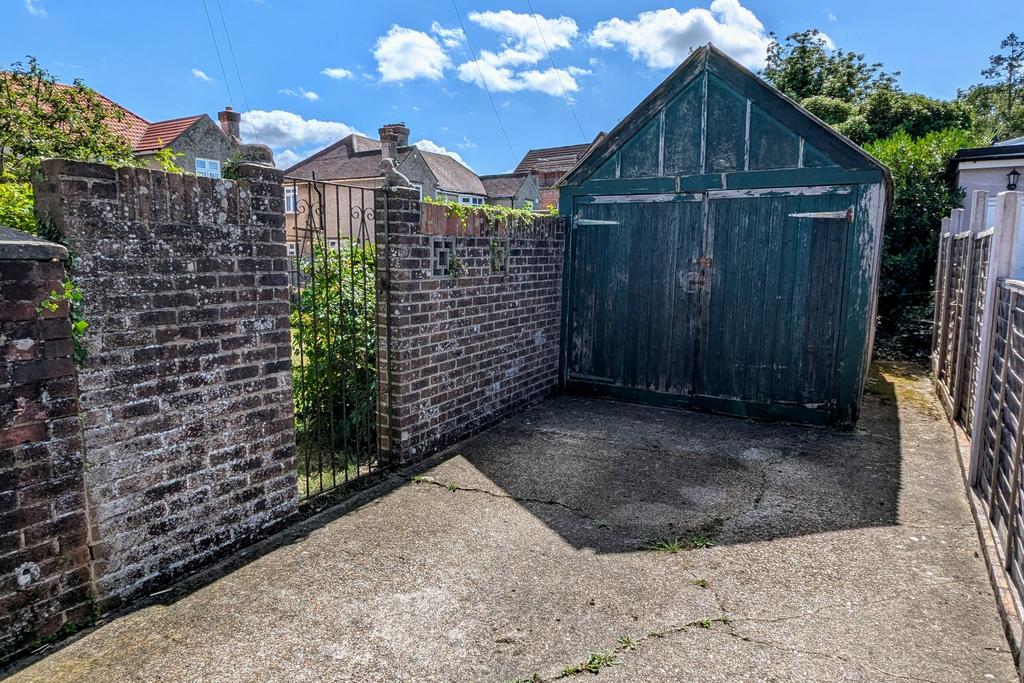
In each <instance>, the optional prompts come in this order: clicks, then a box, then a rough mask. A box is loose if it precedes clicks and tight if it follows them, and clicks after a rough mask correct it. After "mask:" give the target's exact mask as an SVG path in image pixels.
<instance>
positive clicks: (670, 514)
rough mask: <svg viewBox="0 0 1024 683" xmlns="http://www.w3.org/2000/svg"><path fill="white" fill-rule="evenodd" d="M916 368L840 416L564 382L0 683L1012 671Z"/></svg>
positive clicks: (1008, 675) (1001, 675)
mask: <svg viewBox="0 0 1024 683" xmlns="http://www.w3.org/2000/svg"><path fill="white" fill-rule="evenodd" d="M908 372H909V371H908V369H907V368H897V367H888V368H886V369H884V370H883V371H882V373H881V374H880V375H879V376H878V377H877V379H876V381H875V383H874V385H873V389H872V392H871V394H870V395H869V397H868V399H867V401H866V405H865V409H864V413H865V414H864V418H863V420H862V423H861V425H860V427H861V428H860V429H859V430H858V431H855V432H852V433H841V432H833V431H828V430H819V429H808V428H805V427H796V426H786V425H771V424H760V423H754V422H747V421H743V420H738V419H734V418H725V417H715V416H708V415H698V414H692V413H684V412H679V411H671V410H662V409H657V408H650V407H642V406H635V405H628V404H623V403H615V402H607V401H594V400H584V399H578V398H570V397H560V398H556V399H553V400H551V401H548V402H546V403H543V404H541V405H539V406H537V407H535V408H533V409H531V410H530V411H528V412H526V413H524V414H522V415H520V416H518V417H515V418H513V419H511V420H509V421H508V422H506V423H503V424H502V425H499V426H497V427H495V428H493V429H491V430H489V431H487V432H484V433H482V434H480V435H478V436H476V437H474V438H472V439H469V440H467V441H464V442H462V443H460V444H458V445H457V446H456V447H454V448H453V449H451V450H450V451H449V453H448V454H447V455H446V457H445V458H443V459H441V461H440V462H439V464H436V465H435V466H433V467H431V468H429V469H428V470H427V471H425V472H423V473H421V474H419V475H416V476H414V477H413V478H412V480H410V481H408V482H407V483H405V484H404V485H402V486H400V487H397V488H394V489H393V490H390V491H388V492H386V493H384V494H382V495H380V496H379V497H377V498H374V499H370V500H369V501H368V502H366V503H365V504H362V505H361V506H359V507H358V508H356V509H354V510H352V511H350V512H348V513H347V514H345V515H342V516H340V517H336V518H333V519H330V520H329V521H326V522H322V521H320V522H318V521H316V520H311V521H310V522H309V523H307V525H306V527H305V529H304V532H305V533H301V534H296V533H294V532H293V533H292V535H291V536H289V537H288V539H287V540H288V542H287V543H285V544H283V545H281V543H278V545H279V547H276V548H273V549H271V550H269V551H268V552H266V553H265V554H263V555H262V556H259V557H256V558H255V559H253V560H252V561H249V562H248V563H246V564H244V565H243V566H241V567H240V568H238V569H236V570H235V571H233V572H231V573H229V574H227V575H224V576H222V577H221V578H219V579H217V580H215V581H213V582H212V583H209V584H208V585H205V586H203V587H201V588H198V589H197V590H194V591H193V592H191V593H188V594H183V595H180V596H176V597H175V599H174V600H172V601H169V603H168V604H166V605H157V606H152V607H147V608H144V609H140V610H138V611H135V612H132V613H130V614H127V615H125V616H122V617H119V618H117V619H114V620H112V621H110V622H109V623H106V624H104V625H103V626H101V627H100V628H98V629H95V630H93V631H92V632H90V633H88V634H86V635H85V636H84V637H82V638H80V639H78V640H76V641H75V642H73V643H71V644H69V645H67V646H66V647H64V648H63V649H60V650H58V651H56V652H54V653H53V654H50V655H49V656H48V657H46V658H45V659H43V660H41V661H39V662H37V663H35V664H33V665H32V666H30V667H28V668H26V669H24V670H22V671H21V672H19V673H17V674H16V675H15V676H14V678H13V680H15V681H82V680H104V681H109V680H117V681H276V680H290V681H305V680H309V681H312V680H317V681H321V680H324V681H435V680H436V681H452V680H459V681H462V680H466V681H470V680H471V681H511V680H515V679H517V678H524V679H525V678H528V677H530V676H532V675H533V674H534V673H537V674H538V676H539V680H544V681H546V680H555V679H558V678H560V677H561V678H563V679H565V680H569V679H571V678H572V676H569V675H567V674H565V673H564V671H565V669H566V668H567V667H571V666H573V665H576V664H578V663H581V662H586V660H587V659H588V657H589V656H590V655H591V654H596V653H611V654H612V657H610V658H609V659H614V661H615V662H616V663H615V664H614V665H612V666H604V665H602V664H600V662H601V660H597V659H595V660H593V661H592V663H593V665H594V666H595V667H596V668H598V669H599V673H598V674H597V675H596V676H595V678H596V679H598V680H606V679H607V680H613V681H808V680H814V681H833V680H834V681H881V680H904V679H905V680H921V681H961V680H964V681H967V680H971V681H975V680H997V681H1012V680H1016V673H1015V670H1014V664H1013V661H1012V657H1011V656H1010V654H1009V652H1008V651H1007V644H1006V641H1005V638H1004V636H1003V633H1002V630H1001V626H1000V622H999V618H998V615H997V613H996V608H995V603H994V598H993V596H992V592H991V587H990V585H989V582H988V579H987V575H986V573H985V568H984V566H983V564H982V561H981V560H980V559H979V558H978V555H977V550H978V542H977V538H976V536H975V530H974V526H973V521H972V520H971V517H970V512H969V510H968V507H967V502H966V499H965V494H964V491H963V485H962V483H961V480H960V473H959V470H958V465H957V463H956V454H955V451H954V443H953V440H952V434H951V432H950V430H949V428H948V426H947V425H946V424H945V423H944V422H943V419H942V417H941V414H940V413H939V411H938V408H937V405H936V404H935V402H934V400H933V399H932V398H931V393H930V388H929V385H928V382H927V379H925V378H924V377H922V376H918V375H913V374H908ZM700 535H708V536H710V537H711V538H710V539H705V540H710V541H712V542H713V546H711V547H708V548H700V549H693V550H681V551H680V552H677V553H665V552H651V551H646V550H642V549H641V548H643V547H644V546H645V545H648V544H649V543H650V542H652V541H658V542H659V543H660V546H661V547H666V548H688V547H693V545H695V539H696V538H697V537H698V536H700ZM271 545H273V544H271ZM623 637H626V638H628V639H627V640H620V639H622V638H623ZM588 680H589V676H588Z"/></svg>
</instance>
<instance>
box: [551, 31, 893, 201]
mask: <svg viewBox="0 0 1024 683" xmlns="http://www.w3.org/2000/svg"><path fill="white" fill-rule="evenodd" d="M794 171H805V172H804V173H802V174H800V173H793V172H794ZM809 171H822V172H823V175H824V177H827V178H828V181H827V182H830V183H836V182H850V183H857V182H865V179H868V180H871V181H874V180H877V181H884V178H885V176H886V173H887V171H886V169H885V168H884V167H883V166H882V165H881V164H880V163H879V162H878V161H876V160H875V159H873V158H872V157H871V156H869V155H868V154H867V153H865V152H864V151H863V150H861V149H860V148H859V147H857V146H856V145H855V144H853V143H852V142H850V141H849V140H847V139H846V138H844V137H843V136H842V135H840V134H839V133H837V132H836V131H835V130H833V129H832V128H830V127H829V126H828V125H827V124H825V123H823V122H822V121H820V120H818V119H817V118H815V117H814V116H813V115H812V114H810V113H809V112H807V111H806V110H805V109H803V108H802V107H800V106H799V105H798V104H796V103H795V102H793V101H792V100H790V99H789V98H788V97H786V96H785V95H783V94H782V93H780V92H779V91H777V90H775V89H774V88H772V87H771V86H770V85H768V84H766V83H764V82H763V81H762V80H761V79H759V78H758V77H757V76H756V75H754V74H753V73H751V72H750V71H748V70H747V69H745V68H744V67H743V66H741V65H739V64H738V63H736V62H735V61H733V60H732V59H731V58H729V57H728V56H727V55H725V54H724V53H723V52H721V51H720V50H718V49H716V48H714V47H713V46H705V47H703V48H701V49H699V50H697V51H695V52H694V53H693V54H692V55H691V56H690V57H689V58H688V59H687V60H686V61H685V62H683V64H682V65H681V66H680V67H679V68H678V69H676V70H675V71H674V72H673V73H672V74H671V75H670V76H669V77H668V78H667V79H666V80H665V81H664V82H663V83H662V84H661V85H659V86H658V87H657V88H656V89H655V90H654V91H653V92H652V93H651V94H650V95H649V96H648V97H647V98H645V99H644V101H643V102H641V103H640V105H639V106H638V107H636V109H634V110H633V111H632V112H631V113H630V114H629V115H628V116H626V118H625V119H623V120H622V122H621V123H619V125H618V126H616V127H615V129H613V130H612V132H611V133H609V134H608V135H607V136H606V137H605V139H604V140H602V141H601V142H600V143H599V144H597V145H595V146H594V148H593V149H592V150H591V152H590V153H589V154H588V155H587V156H585V157H584V158H583V159H581V160H580V162H579V163H578V164H577V165H576V167H575V168H573V169H572V170H570V171H569V172H568V173H567V174H566V176H565V177H564V178H563V179H562V181H561V182H560V183H559V185H560V186H561V187H565V188H575V187H578V186H583V187H581V189H582V190H584V191H587V190H588V189H591V188H588V187H587V186H589V185H590V184H591V183H599V184H596V185H594V186H593V188H592V189H595V190H601V191H603V190H605V189H607V188H610V187H613V186H615V185H618V184H619V183H611V182H608V181H631V182H630V183H628V184H625V183H624V184H622V187H629V188H632V190H633V191H645V188H651V190H650V191H664V190H665V188H667V187H668V185H669V184H668V183H666V182H650V181H654V180H656V179H666V178H669V179H673V185H674V186H675V187H676V188H677V189H678V190H691V191H693V190H711V189H730V188H733V187H743V186H747V187H750V186H753V184H754V183H756V186H758V187H765V186H785V185H792V184H800V183H794V179H799V178H801V177H803V178H807V179H810V178H813V177H814V175H813V174H812V173H810V172H809ZM747 173H758V174H759V178H758V180H756V181H751V180H747V179H744V178H743V177H742V176H743V175H744V174H747ZM776 174H779V175H776ZM642 180H647V181H648V182H646V183H644V182H637V181H642Z"/></svg>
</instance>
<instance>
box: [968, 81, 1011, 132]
mask: <svg viewBox="0 0 1024 683" xmlns="http://www.w3.org/2000/svg"><path fill="white" fill-rule="evenodd" d="M957 101H958V102H960V103H961V104H962V105H963V106H965V107H967V108H968V109H970V110H971V113H972V114H973V115H974V120H975V128H976V129H977V130H978V132H979V133H980V134H981V135H982V137H983V138H984V139H985V140H988V141H992V142H997V141H999V140H1007V139H1009V138H1015V137H1019V136H1021V135H1024V107H1020V106H1018V107H1015V108H1014V110H1013V113H1012V114H1007V112H1006V100H1005V97H1004V95H1003V92H1002V90H1001V89H1000V88H999V87H998V86H994V85H984V84H979V85H972V86H971V87H970V88H968V89H966V90H958V91H957Z"/></svg>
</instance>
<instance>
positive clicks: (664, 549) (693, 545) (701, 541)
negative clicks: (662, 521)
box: [641, 518, 722, 555]
mask: <svg viewBox="0 0 1024 683" xmlns="http://www.w3.org/2000/svg"><path fill="white" fill-rule="evenodd" d="M721 526H722V520H721V519H717V518H716V519H713V520H711V521H710V522H708V523H707V524H705V525H704V526H702V527H700V528H699V529H697V531H695V532H694V533H693V535H692V536H689V537H687V538H656V539H652V540H649V541H646V542H645V543H644V544H643V546H642V547H641V549H642V550H650V551H653V552H660V553H668V554H670V555H675V554H676V553H679V552H682V551H684V550H706V549H707V548H711V547H713V546H714V545H715V540H714V534H715V532H717V531H718V530H719V529H720V528H721Z"/></svg>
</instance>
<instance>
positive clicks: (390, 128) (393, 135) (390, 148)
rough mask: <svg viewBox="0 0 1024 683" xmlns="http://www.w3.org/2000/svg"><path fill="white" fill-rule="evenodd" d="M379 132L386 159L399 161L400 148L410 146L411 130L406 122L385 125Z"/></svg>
mask: <svg viewBox="0 0 1024 683" xmlns="http://www.w3.org/2000/svg"><path fill="white" fill-rule="evenodd" d="M377 132H378V133H379V134H380V142H381V152H382V154H383V155H384V158H386V159H387V158H390V159H397V158H398V148H399V147H408V146H409V129H408V128H407V127H406V125H405V122H404V121H403V122H400V123H385V124H384V125H383V126H381V127H380V130H378V131H377Z"/></svg>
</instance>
